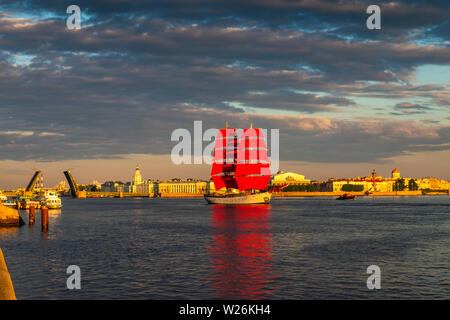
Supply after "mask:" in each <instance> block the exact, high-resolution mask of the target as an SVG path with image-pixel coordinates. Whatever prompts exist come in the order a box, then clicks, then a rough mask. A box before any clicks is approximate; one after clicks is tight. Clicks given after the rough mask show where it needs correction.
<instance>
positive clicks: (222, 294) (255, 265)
mask: <svg viewBox="0 0 450 320" xmlns="http://www.w3.org/2000/svg"><path fill="white" fill-rule="evenodd" d="M212 211H213V215H212V225H213V229H214V238H213V244H212V247H211V248H210V257H211V262H212V268H213V275H212V279H211V282H212V287H213V288H214V289H215V291H216V294H217V298H221V299H264V298H268V296H269V295H271V294H272V293H273V290H271V289H270V288H271V287H272V282H273V279H274V275H273V271H272V255H271V251H272V235H271V234H270V205H239V206H220V205H215V206H213V207H212Z"/></svg>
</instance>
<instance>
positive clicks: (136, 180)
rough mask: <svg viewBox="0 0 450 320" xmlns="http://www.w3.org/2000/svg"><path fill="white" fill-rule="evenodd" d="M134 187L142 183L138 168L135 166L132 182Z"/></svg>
mask: <svg viewBox="0 0 450 320" xmlns="http://www.w3.org/2000/svg"><path fill="white" fill-rule="evenodd" d="M133 182H134V184H135V185H138V184H141V182H142V176H141V172H140V171H139V166H138V165H136V172H135V173H134V180H133Z"/></svg>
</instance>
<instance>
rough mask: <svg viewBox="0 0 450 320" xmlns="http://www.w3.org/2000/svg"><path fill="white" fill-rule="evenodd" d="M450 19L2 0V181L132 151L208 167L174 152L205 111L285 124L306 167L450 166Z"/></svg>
mask: <svg viewBox="0 0 450 320" xmlns="http://www.w3.org/2000/svg"><path fill="white" fill-rule="evenodd" d="M72 4H76V5H78V6H79V7H80V8H81V27H82V28H81V29H80V30H69V29H68V28H67V27H66V19H67V18H68V17H69V14H67V13H66V8H67V7H68V6H69V5H72ZM372 4H376V5H378V6H379V7H380V9H381V30H369V29H368V28H367V27H366V20H367V18H368V17H369V14H367V13H366V9H367V7H368V6H369V5H372ZM449 17H450V2H449V1H447V0H445V1H444V0H442V1H439V0H437V1H421V0H416V1H401V0H398V1H357V0H341V1H327V0H323V1H318V0H298V1H296V0H272V1H269V0H240V1H236V0H215V1H207V0H154V1H132V2H131V1H125V0H110V1H107V0H89V1H87V0H71V1H52V0H41V1H37V0H36V1H35V0H27V1H20V2H17V1H12V0H0V188H16V187H19V186H25V185H26V184H27V182H28V180H29V179H30V178H31V175H32V173H33V170H34V169H36V168H39V169H41V170H43V171H44V177H45V182H46V184H48V185H49V186H54V185H56V184H57V183H58V182H59V181H61V180H63V179H64V177H63V175H62V171H63V170H66V169H69V168H70V169H72V172H73V174H74V176H75V178H76V179H77V180H78V182H80V183H89V182H91V181H92V180H94V179H96V180H99V181H106V180H122V181H129V180H131V179H132V177H133V174H134V167H135V165H136V164H139V165H140V167H141V172H142V174H143V177H144V178H154V179H167V178H172V177H174V176H177V177H190V178H204V179H207V178H208V177H209V171H210V167H209V166H208V165H181V166H176V165H174V164H173V163H172V162H171V158H170V152H171V150H172V148H173V147H174V146H175V145H176V142H173V141H171V139H170V137H171V133H172V132H173V131H174V130H175V129H177V128H186V129H188V130H190V131H191V132H193V122H194V121H196V120H197V121H198V120H201V121H203V129H204V130H206V129H207V128H223V127H224V124H225V121H228V123H229V124H230V126H233V127H237V128H245V127H248V126H249V124H250V123H252V124H253V126H255V127H261V128H267V129H269V130H270V129H279V130H280V139H279V142H280V169H282V170H285V171H287V170H290V171H294V172H297V173H301V174H303V175H305V176H306V178H309V179H315V180H321V179H327V178H330V177H357V176H366V175H369V174H370V173H371V170H372V169H376V170H377V172H378V173H379V174H380V175H382V176H389V175H390V172H391V171H392V169H394V168H398V169H399V170H400V172H401V173H402V176H406V177H416V178H420V177H426V176H435V177H439V178H442V179H447V180H450V166H449V165H448V163H449V162H450V161H449V160H450V112H449V110H450V98H449V93H450V83H449V79H450V19H449Z"/></svg>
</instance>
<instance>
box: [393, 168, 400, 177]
mask: <svg viewBox="0 0 450 320" xmlns="http://www.w3.org/2000/svg"><path fill="white" fill-rule="evenodd" d="M392 179H400V171H398V170H397V169H394V170H392Z"/></svg>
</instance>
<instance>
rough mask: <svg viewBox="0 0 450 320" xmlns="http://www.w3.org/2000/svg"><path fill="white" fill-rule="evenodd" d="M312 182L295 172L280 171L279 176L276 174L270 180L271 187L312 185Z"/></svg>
mask: <svg viewBox="0 0 450 320" xmlns="http://www.w3.org/2000/svg"><path fill="white" fill-rule="evenodd" d="M310 183H311V180H309V179H305V176H304V175H301V174H298V173H294V172H283V171H280V172H278V173H277V174H274V175H273V176H272V178H271V180H270V183H269V184H271V185H273V186H280V185H284V184H287V185H302V184H310Z"/></svg>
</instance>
